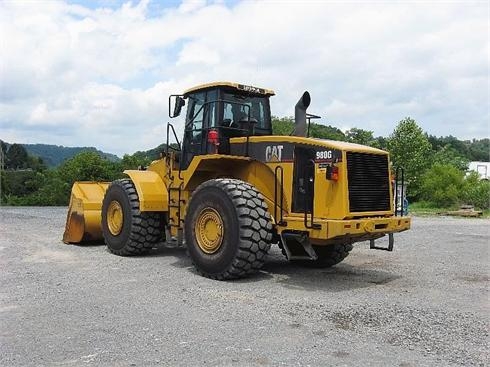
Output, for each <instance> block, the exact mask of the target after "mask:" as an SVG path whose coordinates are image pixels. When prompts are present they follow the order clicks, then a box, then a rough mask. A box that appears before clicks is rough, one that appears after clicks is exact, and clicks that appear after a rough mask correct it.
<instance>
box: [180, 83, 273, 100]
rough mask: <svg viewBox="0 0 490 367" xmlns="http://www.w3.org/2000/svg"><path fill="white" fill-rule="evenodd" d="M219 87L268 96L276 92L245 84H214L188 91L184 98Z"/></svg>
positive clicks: (199, 86)
mask: <svg viewBox="0 0 490 367" xmlns="http://www.w3.org/2000/svg"><path fill="white" fill-rule="evenodd" d="M219 87H228V88H234V89H236V90H238V91H240V92H243V91H245V92H249V93H252V94H259V95H266V96H273V95H275V93H274V91H273V90H271V89H265V88H259V87H253V86H251V85H245V84H240V83H234V82H212V83H206V84H201V85H197V86H195V87H192V88H189V89H187V90H186V91H185V92H184V97H187V95H188V94H189V93H192V92H197V91H200V90H205V89H209V88H219Z"/></svg>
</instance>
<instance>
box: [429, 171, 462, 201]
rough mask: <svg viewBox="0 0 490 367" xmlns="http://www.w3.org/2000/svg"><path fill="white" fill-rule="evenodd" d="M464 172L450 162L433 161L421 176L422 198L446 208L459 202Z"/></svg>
mask: <svg viewBox="0 0 490 367" xmlns="http://www.w3.org/2000/svg"><path fill="white" fill-rule="evenodd" d="M463 177H464V173H463V172H462V171H460V170H458V169H457V168H456V167H454V166H453V165H451V164H441V163H434V165H433V166H432V167H431V168H430V169H429V170H428V171H426V172H425V173H424V174H423V175H422V176H421V185H420V189H421V194H420V197H421V199H422V200H425V201H427V202H429V203H431V204H432V205H435V206H438V207H443V208H447V207H450V206H453V205H455V204H457V203H459V199H460V194H461V189H462V187H463Z"/></svg>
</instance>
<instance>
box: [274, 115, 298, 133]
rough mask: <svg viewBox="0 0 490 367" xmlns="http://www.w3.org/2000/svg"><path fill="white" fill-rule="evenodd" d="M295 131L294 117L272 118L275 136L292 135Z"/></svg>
mask: <svg viewBox="0 0 490 367" xmlns="http://www.w3.org/2000/svg"><path fill="white" fill-rule="evenodd" d="M293 130H294V119H293V118H292V117H281V118H279V117H276V116H272V133H273V134H274V135H290V134H291V132H292V131H293Z"/></svg>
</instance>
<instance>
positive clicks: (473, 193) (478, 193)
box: [461, 172, 490, 209]
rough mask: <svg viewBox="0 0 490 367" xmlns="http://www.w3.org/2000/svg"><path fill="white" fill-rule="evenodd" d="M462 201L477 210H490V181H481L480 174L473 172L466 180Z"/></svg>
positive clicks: (462, 191)
mask: <svg viewBox="0 0 490 367" xmlns="http://www.w3.org/2000/svg"><path fill="white" fill-rule="evenodd" d="M461 200H462V201H463V202H464V203H465V204H471V205H473V206H474V207H475V208H477V209H490V181H488V180H480V178H479V177H478V173H476V172H471V173H470V174H469V175H468V176H467V177H466V178H465V179H464V182H463V187H462V190H461Z"/></svg>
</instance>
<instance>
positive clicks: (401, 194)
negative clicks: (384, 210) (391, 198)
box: [395, 167, 405, 217]
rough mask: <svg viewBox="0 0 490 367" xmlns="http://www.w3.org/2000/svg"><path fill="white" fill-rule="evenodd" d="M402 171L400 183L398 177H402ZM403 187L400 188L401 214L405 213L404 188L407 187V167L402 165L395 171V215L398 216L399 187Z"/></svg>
mask: <svg viewBox="0 0 490 367" xmlns="http://www.w3.org/2000/svg"><path fill="white" fill-rule="evenodd" d="M400 172H401V183H399V181H398V178H399V177H400V175H399V173H400ZM399 186H400V187H401V190H400V213H399V214H400V216H403V214H404V213H405V210H404V209H405V203H404V197H403V196H404V195H403V194H404V188H405V169H403V168H402V167H397V168H396V171H395V217H397V216H398V187H399Z"/></svg>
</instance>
